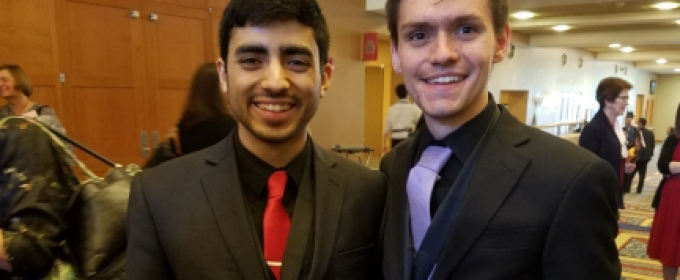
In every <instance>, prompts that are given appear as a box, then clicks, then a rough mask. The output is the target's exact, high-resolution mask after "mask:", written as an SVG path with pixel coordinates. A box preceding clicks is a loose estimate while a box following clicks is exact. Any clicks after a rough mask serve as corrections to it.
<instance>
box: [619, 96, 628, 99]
mask: <svg viewBox="0 0 680 280" xmlns="http://www.w3.org/2000/svg"><path fill="white" fill-rule="evenodd" d="M617 98H618V99H622V100H628V99H630V96H619V97H617Z"/></svg>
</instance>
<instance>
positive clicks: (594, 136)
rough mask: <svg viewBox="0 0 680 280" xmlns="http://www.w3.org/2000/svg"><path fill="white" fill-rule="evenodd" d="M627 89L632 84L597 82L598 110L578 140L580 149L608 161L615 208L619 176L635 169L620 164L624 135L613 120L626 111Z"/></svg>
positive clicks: (620, 198)
mask: <svg viewBox="0 0 680 280" xmlns="http://www.w3.org/2000/svg"><path fill="white" fill-rule="evenodd" d="M631 88H633V85H631V84H630V83H629V82H627V81H625V80H623V79H621V78H616V77H610V78H605V79H603V80H602V81H600V84H599V85H598V86H597V90H596V92H595V98H596V99H597V102H598V103H600V110H599V111H598V112H597V113H596V114H595V116H593V119H592V121H591V122H590V123H588V124H587V125H586V126H585V127H584V128H583V131H582V132H581V137H580V138H579V145H580V146H581V147H583V148H586V149H587V150H589V151H591V152H593V153H594V154H595V155H597V156H598V157H600V158H602V159H604V160H606V161H607V162H609V164H611V166H612V167H613V168H614V171H616V174H617V175H618V181H619V189H618V194H617V200H618V204H619V209H623V208H624V206H623V178H624V176H623V174H624V172H625V173H631V172H633V170H635V163H624V159H625V158H627V157H628V148H627V147H626V135H625V133H624V131H623V128H622V127H621V124H620V123H619V122H617V121H616V118H617V117H618V116H621V115H623V113H625V112H626V107H627V106H628V98H630V97H629V96H628V94H629V91H630V89H631Z"/></svg>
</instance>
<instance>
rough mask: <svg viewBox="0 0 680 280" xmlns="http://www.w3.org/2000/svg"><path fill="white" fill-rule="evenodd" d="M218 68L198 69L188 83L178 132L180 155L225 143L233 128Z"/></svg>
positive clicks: (210, 66) (205, 67)
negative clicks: (187, 92)
mask: <svg viewBox="0 0 680 280" xmlns="http://www.w3.org/2000/svg"><path fill="white" fill-rule="evenodd" d="M224 91H226V88H224V89H223V88H221V86H220V79H219V76H218V74H217V64H215V63H205V64H203V65H201V66H200V67H199V68H198V70H196V74H194V78H193V81H192V82H191V89H190V90H189V95H188V96H187V101H186V104H185V105H184V111H183V112H182V116H181V117H180V120H179V123H178V124H177V129H178V130H179V133H178V134H179V142H180V147H181V152H182V154H188V153H193V152H196V151H199V150H202V149H204V148H207V147H209V146H212V145H214V144H216V143H217V142H219V141H220V140H222V139H224V137H226V136H227V134H229V132H231V130H232V129H233V128H234V127H235V126H236V121H235V120H234V118H232V117H231V116H229V115H228V114H227V109H226V108H227V106H226V104H225V102H224V98H223V96H222V94H223V93H224Z"/></svg>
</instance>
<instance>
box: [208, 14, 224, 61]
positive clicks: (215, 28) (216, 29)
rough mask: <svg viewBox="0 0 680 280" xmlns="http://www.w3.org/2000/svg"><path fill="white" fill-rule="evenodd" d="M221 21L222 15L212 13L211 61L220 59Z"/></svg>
mask: <svg viewBox="0 0 680 280" xmlns="http://www.w3.org/2000/svg"><path fill="white" fill-rule="evenodd" d="M221 21H222V13H221V12H220V13H214V14H213V16H212V34H211V36H212V45H213V59H214V60H217V59H218V58H220V57H221V56H220V23H221Z"/></svg>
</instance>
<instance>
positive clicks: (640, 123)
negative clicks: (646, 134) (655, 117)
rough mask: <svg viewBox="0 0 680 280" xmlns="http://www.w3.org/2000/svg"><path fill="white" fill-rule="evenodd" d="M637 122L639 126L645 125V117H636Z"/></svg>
mask: <svg viewBox="0 0 680 280" xmlns="http://www.w3.org/2000/svg"><path fill="white" fill-rule="evenodd" d="M638 124H639V125H641V126H647V119H645V118H639V119H638Z"/></svg>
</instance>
